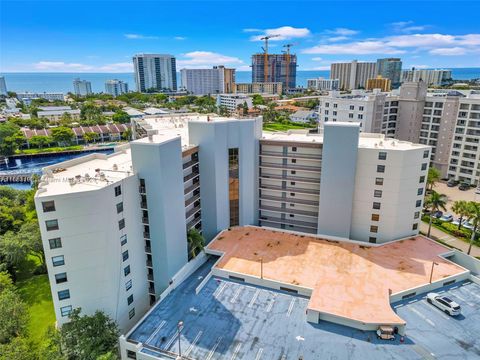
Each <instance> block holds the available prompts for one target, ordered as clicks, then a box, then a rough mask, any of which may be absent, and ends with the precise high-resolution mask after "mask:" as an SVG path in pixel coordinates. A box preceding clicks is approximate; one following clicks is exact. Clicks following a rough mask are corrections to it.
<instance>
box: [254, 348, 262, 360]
mask: <svg viewBox="0 0 480 360" xmlns="http://www.w3.org/2000/svg"><path fill="white" fill-rule="evenodd" d="M262 353H263V348H260V349H258V352H257V356H255V360H260V358H261V357H262Z"/></svg>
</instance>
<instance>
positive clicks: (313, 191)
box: [260, 184, 320, 195]
mask: <svg viewBox="0 0 480 360" xmlns="http://www.w3.org/2000/svg"><path fill="white" fill-rule="evenodd" d="M260 189H266V190H276V191H277V190H278V191H286V192H295V193H299V194H315V195H318V194H320V190H319V189H303V188H296V187H289V186H286V187H282V186H278V185H266V184H261V185H260Z"/></svg>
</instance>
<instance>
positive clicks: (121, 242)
mask: <svg viewBox="0 0 480 360" xmlns="http://www.w3.org/2000/svg"><path fill="white" fill-rule="evenodd" d="M126 243H127V234H125V235H122V236H121V237H120V244H121V246H123V245H125V244H126Z"/></svg>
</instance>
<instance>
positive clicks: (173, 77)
mask: <svg viewBox="0 0 480 360" xmlns="http://www.w3.org/2000/svg"><path fill="white" fill-rule="evenodd" d="M133 71H134V73H135V84H136V85H137V91H139V92H149V91H176V90H177V66H176V60H175V57H174V56H173V55H168V54H137V55H135V56H134V57H133Z"/></svg>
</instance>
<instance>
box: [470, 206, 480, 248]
mask: <svg viewBox="0 0 480 360" xmlns="http://www.w3.org/2000/svg"><path fill="white" fill-rule="evenodd" d="M467 208H468V215H467V216H468V221H469V222H470V223H471V224H472V225H473V229H472V236H471V237H470V244H469V245H468V251H467V254H468V255H470V251H472V245H473V243H474V241H475V237H476V235H477V230H478V229H479V225H480V203H478V202H474V201H469V202H468V205H467Z"/></svg>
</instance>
